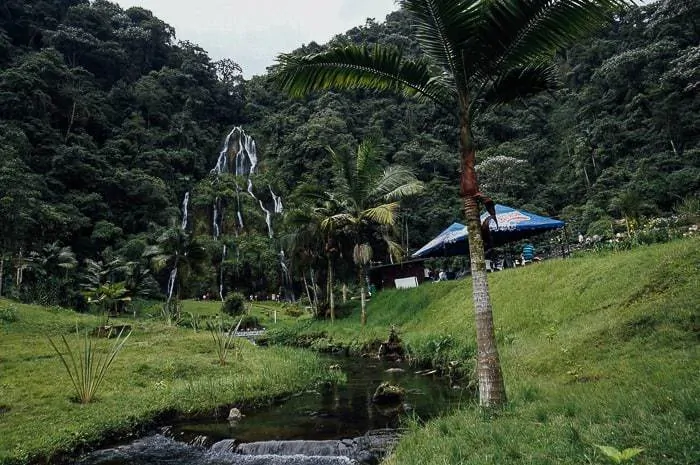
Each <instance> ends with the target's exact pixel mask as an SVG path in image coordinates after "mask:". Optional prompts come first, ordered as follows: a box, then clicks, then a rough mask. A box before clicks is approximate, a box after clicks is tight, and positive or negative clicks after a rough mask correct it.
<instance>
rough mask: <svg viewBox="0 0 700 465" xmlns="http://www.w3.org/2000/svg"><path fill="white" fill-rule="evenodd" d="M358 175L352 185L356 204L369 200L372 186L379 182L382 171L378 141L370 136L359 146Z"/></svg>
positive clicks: (357, 157) (356, 162)
mask: <svg viewBox="0 0 700 465" xmlns="http://www.w3.org/2000/svg"><path fill="white" fill-rule="evenodd" d="M355 164H356V166H357V176H356V179H355V183H356V184H355V185H354V186H352V198H353V199H354V201H355V203H356V204H362V203H363V202H364V201H366V200H368V198H369V196H370V193H371V191H372V186H374V185H375V184H376V182H377V179H378V178H380V176H381V173H382V167H381V157H380V154H379V150H378V141H377V140H376V139H375V138H373V137H368V138H366V139H364V140H363V141H362V142H360V145H358V146H357V156H356V161H355Z"/></svg>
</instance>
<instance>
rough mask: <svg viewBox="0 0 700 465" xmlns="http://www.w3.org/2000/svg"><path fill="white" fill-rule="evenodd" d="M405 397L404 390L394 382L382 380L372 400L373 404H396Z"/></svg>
mask: <svg viewBox="0 0 700 465" xmlns="http://www.w3.org/2000/svg"><path fill="white" fill-rule="evenodd" d="M405 397H406V391H405V390H404V389H403V388H402V387H401V386H397V385H395V384H391V383H390V382H388V381H384V382H383V383H382V384H380V385H379V386H377V389H376V390H375V391H374V395H373V396H372V402H374V403H375V404H384V405H386V404H398V403H401V402H403V400H404V398H405Z"/></svg>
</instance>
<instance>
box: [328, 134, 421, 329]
mask: <svg viewBox="0 0 700 465" xmlns="http://www.w3.org/2000/svg"><path fill="white" fill-rule="evenodd" d="M327 150H328V152H329V153H330V155H331V157H332V159H333V165H334V169H335V173H336V177H335V179H334V191H333V192H332V193H327V196H328V197H329V198H332V199H334V202H335V204H336V207H338V208H340V209H341V211H340V212H339V213H334V214H331V216H328V217H327V218H324V219H323V220H322V221H321V229H322V230H323V231H329V232H330V231H333V232H336V233H340V234H343V235H346V236H348V237H349V238H350V240H351V241H352V242H353V261H354V262H355V265H356V267H357V269H358V275H359V279H360V296H361V302H362V325H363V326H364V325H365V323H366V322H367V304H366V300H367V299H366V289H365V281H366V272H367V265H368V264H369V262H370V260H371V258H372V247H371V246H370V239H371V236H372V235H373V234H374V233H376V232H377V231H376V228H377V227H379V228H382V229H383V230H385V229H386V228H387V227H389V228H391V227H393V226H394V225H395V223H396V219H397V214H398V210H399V201H400V200H401V199H404V198H406V197H409V196H412V195H416V194H419V193H420V192H422V191H423V189H424V186H423V183H422V182H420V181H419V180H418V179H416V177H415V175H414V174H413V172H412V171H411V170H409V169H407V168H404V167H402V166H398V165H392V166H389V167H387V168H386V169H382V167H381V164H380V155H379V151H378V150H377V147H376V143H375V141H374V140H373V139H366V140H364V141H363V142H361V143H360V145H359V146H358V148H357V152H356V154H354V155H352V154H339V153H336V152H334V151H333V149H331V148H330V147H329V148H327ZM329 237H331V236H330V235H329ZM382 238H383V239H384V242H385V243H386V245H387V247H388V249H389V252H390V253H391V254H392V255H394V256H399V255H400V254H401V253H402V250H401V247H400V245H399V244H397V243H396V242H394V241H392V240H391V239H390V238H389V236H388V235H386V234H382Z"/></svg>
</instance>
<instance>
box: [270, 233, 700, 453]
mask: <svg viewBox="0 0 700 465" xmlns="http://www.w3.org/2000/svg"><path fill="white" fill-rule="evenodd" d="M489 284H490V288H491V291H492V296H493V306H494V318H495V324H496V327H497V329H496V333H497V338H498V340H499V344H500V352H501V361H502V364H503V368H504V374H505V379H506V384H507V390H508V395H509V400H510V403H509V405H508V407H507V408H506V409H505V410H504V411H502V412H500V413H498V414H496V415H493V416H488V417H485V416H484V414H483V413H482V412H480V411H479V409H477V408H476V407H475V406H467V407H466V408H464V409H463V410H460V411H457V412H455V413H454V414H452V415H448V416H445V417H442V418H440V419H436V420H433V421H431V422H429V423H427V424H425V425H423V424H421V422H420V421H419V420H417V421H415V422H414V423H413V424H412V426H411V428H410V431H411V432H410V433H409V434H408V435H406V436H405V437H404V438H403V440H402V441H401V442H400V444H399V446H398V448H397V450H396V451H395V453H394V455H393V456H392V457H390V458H389V459H388V460H387V463H388V464H391V465H399V464H401V465H418V464H503V463H513V464H515V463H517V464H521V463H527V464H582V463H593V464H604V463H612V462H608V459H607V458H606V457H605V456H603V454H602V453H601V452H600V451H599V450H598V449H597V448H596V447H595V446H594V445H593V444H600V445H609V446H614V447H617V448H618V449H624V448H627V447H640V448H643V449H644V451H643V452H642V453H641V454H640V455H639V456H637V457H635V458H634V459H633V460H632V461H631V462H632V463H638V464H696V463H700V441H698V438H699V437H700V428H698V425H699V421H700V357H699V355H700V353H699V352H700V351H699V350H698V348H699V347H700V344H699V342H700V337H699V335H700V241H698V240H697V239H688V240H683V241H677V242H673V243H669V244H663V245H656V246H650V247H642V248H638V249H635V250H633V251H629V252H623V253H608V254H595V255H588V256H584V257H580V258H573V259H568V260H552V261H547V262H544V263H539V264H535V265H531V266H528V267H525V268H518V269H511V270H506V271H501V272H498V273H494V274H491V275H490V277H489ZM473 319H474V318H473V306H472V303H471V282H470V281H469V280H462V281H451V282H443V283H427V284H424V285H422V286H421V287H419V288H418V289H413V290H405V291H386V292H380V293H379V294H378V295H377V296H376V297H375V298H373V299H372V301H371V302H370V303H369V307H368V326H367V327H366V328H361V327H360V326H359V320H360V317H359V312H355V313H354V314H352V315H350V316H349V317H347V318H345V319H343V320H340V321H337V322H336V323H335V324H333V325H331V324H330V323H329V322H304V323H303V324H299V325H297V327H296V328H292V329H286V330H281V331H278V333H277V334H276V335H275V336H274V338H275V339H277V340H283V341H287V342H289V343H294V341H295V340H296V341H305V343H307V344H308V343H309V341H312V342H311V345H312V346H314V347H324V346H338V345H340V346H346V347H354V348H355V349H356V350H357V351H362V350H363V349H364V350H366V349H367V348H368V347H370V346H372V343H373V342H374V341H376V340H379V339H382V340H384V339H386V337H387V334H388V332H389V328H390V326H391V325H396V326H397V327H398V329H399V332H400V336H401V338H402V339H403V340H404V342H405V343H406V345H407V348H408V350H409V352H410V354H411V355H412V356H413V357H414V359H415V360H417V361H419V362H425V363H427V362H432V363H437V364H441V363H442V364H444V363H446V362H447V361H450V360H458V361H464V360H467V362H466V363H464V362H462V368H463V370H464V371H465V372H466V373H469V372H470V371H471V370H472V366H473V361H471V362H470V360H473V354H474V351H475V342H474V339H475V334H474V326H473Z"/></svg>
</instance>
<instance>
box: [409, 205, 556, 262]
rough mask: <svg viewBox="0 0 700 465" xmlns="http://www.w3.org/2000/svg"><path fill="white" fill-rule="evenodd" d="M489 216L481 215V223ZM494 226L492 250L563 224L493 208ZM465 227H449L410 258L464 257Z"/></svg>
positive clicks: (491, 224)
mask: <svg viewBox="0 0 700 465" xmlns="http://www.w3.org/2000/svg"><path fill="white" fill-rule="evenodd" d="M488 216H489V215H488V213H483V214H482V215H481V221H482V222H483V221H484V220H486V218H488ZM496 220H497V222H498V225H496V222H494V221H493V220H491V221H490V223H489V229H490V230H491V240H492V243H493V245H494V246H498V245H502V244H505V243H507V242H515V241H519V240H520V239H525V238H526V237H530V236H535V235H537V234H541V233H543V232H546V231H551V230H554V229H561V228H563V227H564V225H565V223H564V222H563V221H560V220H555V219H553V218H547V217H546V216H540V215H536V214H534V213H530V212H528V211H525V210H517V209H515V208H511V207H508V206H506V205H501V204H496ZM467 236H468V233H467V227H466V226H464V225H463V224H460V223H452V225H450V227H448V228H447V229H445V230H444V231H443V232H441V233H440V234H438V235H437V237H435V238H434V239H433V240H431V241H430V242H428V243H427V244H425V245H424V246H423V247H421V248H420V249H419V250H418V251H417V252H415V253H414V254H413V255H411V256H412V257H413V258H430V257H450V256H453V255H467V254H468V253H469V244H468V242H467Z"/></svg>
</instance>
